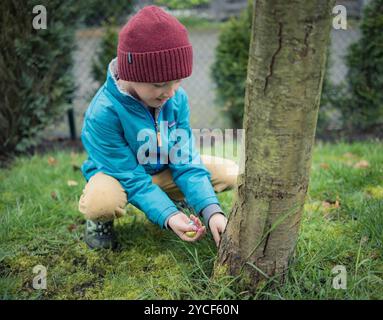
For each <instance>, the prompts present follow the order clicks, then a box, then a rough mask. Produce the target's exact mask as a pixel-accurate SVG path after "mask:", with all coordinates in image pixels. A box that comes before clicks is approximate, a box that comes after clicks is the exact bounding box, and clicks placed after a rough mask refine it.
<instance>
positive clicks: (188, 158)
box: [169, 94, 219, 214]
mask: <svg viewBox="0 0 383 320" xmlns="http://www.w3.org/2000/svg"><path fill="white" fill-rule="evenodd" d="M189 117H190V108H189V103H188V98H187V95H186V94H183V95H182V103H181V105H180V107H179V114H178V119H177V130H178V129H181V131H182V132H183V134H182V136H184V137H186V139H185V138H184V139H181V140H180V141H179V142H177V143H176V145H175V146H176V149H177V150H180V151H178V153H180V154H181V157H182V158H183V159H185V161H184V160H183V161H181V162H179V161H178V162H177V161H176V162H172V159H171V158H170V159H169V168H170V170H171V172H172V176H173V180H174V182H175V184H176V185H177V186H178V188H179V189H180V190H181V191H182V193H183V194H184V195H185V197H186V200H187V202H188V203H189V204H190V205H191V206H192V207H193V208H194V210H195V211H196V212H197V213H198V214H201V211H202V210H203V209H204V208H206V207H207V206H209V205H211V204H218V205H219V201H218V199H217V197H216V195H215V192H214V189H213V186H212V184H211V182H210V172H209V171H208V170H207V169H206V167H205V166H204V164H203V163H202V161H201V157H200V154H199V152H198V151H197V150H196V148H195V139H194V136H193V133H192V130H191V128H190V123H189ZM177 135H178V134H177ZM173 140H174V141H176V139H174V138H173ZM170 154H171V152H170Z"/></svg>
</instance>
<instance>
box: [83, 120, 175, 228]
mask: <svg viewBox="0 0 383 320" xmlns="http://www.w3.org/2000/svg"><path fill="white" fill-rule="evenodd" d="M114 117H116V116H114ZM106 120H107V121H106ZM117 120H118V119H117ZM117 124H119V122H117V121H116V119H114V121H113V115H112V118H111V116H110V114H108V116H107V117H106V116H104V115H102V116H101V117H92V116H91V115H90V116H89V117H87V118H86V120H85V122H84V128H83V130H82V136H81V137H82V142H83V145H84V148H85V150H86V151H87V153H88V155H89V157H90V158H91V159H92V161H93V162H94V163H95V165H96V166H97V171H102V172H103V173H105V174H107V175H110V176H112V177H114V178H116V179H117V180H118V181H119V182H120V184H121V185H122V187H123V188H124V190H125V191H126V193H127V197H128V201H129V203H131V204H133V205H134V206H135V207H137V208H138V209H140V210H142V211H143V212H144V213H145V214H146V216H147V218H148V219H149V220H150V221H151V222H153V223H154V224H158V225H159V226H160V227H161V228H164V227H165V226H164V223H165V221H166V218H167V217H168V216H169V215H171V214H172V213H174V212H175V211H178V209H177V207H176V206H175V205H174V203H173V201H171V200H170V198H169V197H168V196H167V194H166V193H165V192H164V191H163V190H162V189H161V188H160V187H158V186H157V185H156V184H153V183H152V178H151V176H150V175H149V174H147V173H146V171H145V169H144V168H143V166H142V165H140V164H139V163H138V161H137V158H136V156H135V154H134V152H133V151H132V150H131V148H130V147H129V145H128V143H127V142H126V140H125V138H124V135H123V132H122V128H121V126H118V125H117Z"/></svg>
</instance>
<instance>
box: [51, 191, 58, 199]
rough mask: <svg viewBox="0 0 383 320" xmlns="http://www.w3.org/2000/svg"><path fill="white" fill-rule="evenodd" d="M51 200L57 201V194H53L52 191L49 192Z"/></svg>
mask: <svg viewBox="0 0 383 320" xmlns="http://www.w3.org/2000/svg"><path fill="white" fill-rule="evenodd" d="M51 198H52V199H53V200H57V193H56V192H54V191H52V192H51Z"/></svg>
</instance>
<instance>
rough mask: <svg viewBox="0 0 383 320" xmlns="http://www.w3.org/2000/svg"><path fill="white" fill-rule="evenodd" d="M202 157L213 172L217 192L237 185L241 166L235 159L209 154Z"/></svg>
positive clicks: (212, 176)
mask: <svg viewBox="0 0 383 320" xmlns="http://www.w3.org/2000/svg"><path fill="white" fill-rule="evenodd" d="M201 158H202V161H203V162H204V164H205V166H206V167H207V169H208V170H209V172H210V174H211V182H212V184H213V187H214V190H215V191H216V192H221V191H225V190H231V189H234V188H235V187H236V185H237V178H238V174H239V167H238V165H237V164H236V163H235V162H234V161H233V160H229V159H225V158H221V157H216V156H208V155H203V156H201Z"/></svg>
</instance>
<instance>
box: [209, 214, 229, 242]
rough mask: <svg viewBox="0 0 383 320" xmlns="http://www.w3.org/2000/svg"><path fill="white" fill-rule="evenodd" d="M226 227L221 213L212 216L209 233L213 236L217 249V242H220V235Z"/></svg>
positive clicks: (225, 219) (224, 218)
mask: <svg viewBox="0 0 383 320" xmlns="http://www.w3.org/2000/svg"><path fill="white" fill-rule="evenodd" d="M226 225H227V218H226V217H225V216H224V215H223V214H222V213H216V214H214V215H212V216H211V218H210V220H209V227H210V231H211V233H212V235H213V238H214V241H215V244H216V245H217V247H218V246H219V242H220V241H221V233H223V232H224V231H225V229H226Z"/></svg>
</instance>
